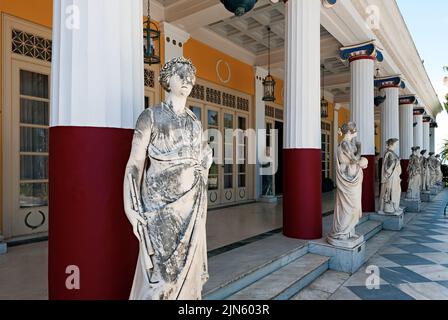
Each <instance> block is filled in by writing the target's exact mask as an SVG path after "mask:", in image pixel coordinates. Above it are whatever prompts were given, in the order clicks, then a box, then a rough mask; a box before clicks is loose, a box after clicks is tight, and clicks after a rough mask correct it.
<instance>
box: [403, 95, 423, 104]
mask: <svg viewBox="0 0 448 320" xmlns="http://www.w3.org/2000/svg"><path fill="white" fill-rule="evenodd" d="M399 101H400V106H402V105H414V106H416V105H418V99H417V97H416V96H415V95H407V96H400V100H399Z"/></svg>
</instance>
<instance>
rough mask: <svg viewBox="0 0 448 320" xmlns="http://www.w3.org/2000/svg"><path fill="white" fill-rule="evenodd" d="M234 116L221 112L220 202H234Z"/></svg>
mask: <svg viewBox="0 0 448 320" xmlns="http://www.w3.org/2000/svg"><path fill="white" fill-rule="evenodd" d="M234 129H235V116H234V114H233V113H231V112H223V131H222V133H223V137H224V141H223V145H224V148H223V150H224V164H223V165H222V169H223V170H222V181H223V184H224V185H223V188H222V190H221V200H222V201H221V202H222V203H229V202H235V199H236V197H235V168H236V166H235V164H236V162H235V157H234V155H235V149H234V144H233V140H234V135H233V134H234Z"/></svg>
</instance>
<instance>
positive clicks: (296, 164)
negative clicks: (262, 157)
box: [283, 1, 322, 239]
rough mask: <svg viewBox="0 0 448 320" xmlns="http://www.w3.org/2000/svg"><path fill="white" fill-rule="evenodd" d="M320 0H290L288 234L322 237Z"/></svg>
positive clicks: (285, 219) (285, 213)
mask: <svg viewBox="0 0 448 320" xmlns="http://www.w3.org/2000/svg"><path fill="white" fill-rule="evenodd" d="M320 6H321V3H320V1H288V5H287V12H288V13H287V50H286V56H287V67H286V70H287V72H286V79H287V80H286V84H287V88H286V126H285V129H286V130H285V135H286V136H285V139H286V143H285V150H284V170H285V177H284V179H285V190H284V204H283V224H284V234H285V235H286V236H288V237H292V238H300V239H317V238H321V237H322V203H321V202H322V195H321V190H322V189H321V184H322V183H321V179H322V174H321V171H322V168H321V136H320V128H321V125H320V121H321V118H320V108H319V105H320Z"/></svg>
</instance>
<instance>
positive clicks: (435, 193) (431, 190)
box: [429, 187, 439, 196]
mask: <svg viewBox="0 0 448 320" xmlns="http://www.w3.org/2000/svg"><path fill="white" fill-rule="evenodd" d="M429 192H431V195H432V196H436V195H438V194H439V190H438V188H437V187H432V188H431V189H430V190H429Z"/></svg>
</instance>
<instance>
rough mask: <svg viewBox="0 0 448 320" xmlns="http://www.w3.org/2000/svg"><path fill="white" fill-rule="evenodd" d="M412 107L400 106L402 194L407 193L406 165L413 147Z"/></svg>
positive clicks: (408, 105)
mask: <svg viewBox="0 0 448 320" xmlns="http://www.w3.org/2000/svg"><path fill="white" fill-rule="evenodd" d="M413 113H414V105H413V104H403V105H400V154H401V158H402V160H401V167H402V172H403V173H402V180H401V189H402V190H403V192H407V190H408V183H409V176H408V172H407V169H408V165H409V158H410V156H411V153H412V151H411V148H412V147H413V146H414V145H413V144H414V128H413V125H414V116H413Z"/></svg>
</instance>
